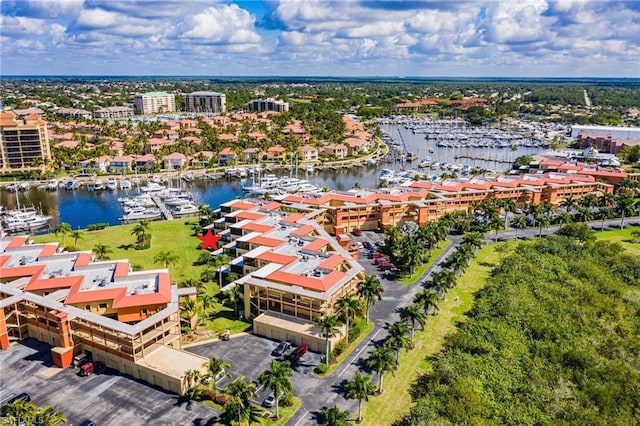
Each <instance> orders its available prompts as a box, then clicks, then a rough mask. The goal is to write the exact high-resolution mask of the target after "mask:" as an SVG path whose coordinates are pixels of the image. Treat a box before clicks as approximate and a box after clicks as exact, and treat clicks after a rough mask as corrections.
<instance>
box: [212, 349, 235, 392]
mask: <svg viewBox="0 0 640 426" xmlns="http://www.w3.org/2000/svg"><path fill="white" fill-rule="evenodd" d="M207 367H208V371H207V374H208V376H209V378H210V379H211V383H213V390H214V391H216V390H217V388H216V380H217V379H218V377H220V376H228V375H229V373H227V372H226V370H227V368H231V364H229V363H228V362H227V361H225V360H223V359H222V358H215V357H213V358H211V359H210V360H209V364H208V365H207Z"/></svg>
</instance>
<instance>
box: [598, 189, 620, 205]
mask: <svg viewBox="0 0 640 426" xmlns="http://www.w3.org/2000/svg"><path fill="white" fill-rule="evenodd" d="M615 202H616V195H615V194H614V193H613V192H604V193H603V194H602V195H600V198H598V206H599V207H613V205H614V204H615Z"/></svg>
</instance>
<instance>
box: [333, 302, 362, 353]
mask: <svg viewBox="0 0 640 426" xmlns="http://www.w3.org/2000/svg"><path fill="white" fill-rule="evenodd" d="M336 308H337V309H338V310H339V311H340V314H341V315H342V317H343V319H344V321H345V324H346V326H347V335H346V339H347V343H349V322H350V320H351V319H353V318H355V317H356V316H358V315H359V314H360V312H361V311H362V304H361V302H360V300H358V299H356V297H355V296H354V295H353V293H348V294H345V295H344V296H342V297H341V298H340V299H338V301H337V302H336Z"/></svg>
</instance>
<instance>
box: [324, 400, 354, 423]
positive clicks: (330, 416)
mask: <svg viewBox="0 0 640 426" xmlns="http://www.w3.org/2000/svg"><path fill="white" fill-rule="evenodd" d="M320 412H321V413H322V417H324V424H325V425H326V426H348V425H349V412H348V411H343V410H341V409H340V408H338V406H337V405H336V404H333V407H331V408H326V407H325V408H323V409H322V410H320Z"/></svg>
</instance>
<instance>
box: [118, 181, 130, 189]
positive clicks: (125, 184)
mask: <svg viewBox="0 0 640 426" xmlns="http://www.w3.org/2000/svg"><path fill="white" fill-rule="evenodd" d="M120 189H122V190H125V191H127V190H129V189H131V181H128V180H126V179H124V180H121V181H120Z"/></svg>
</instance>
